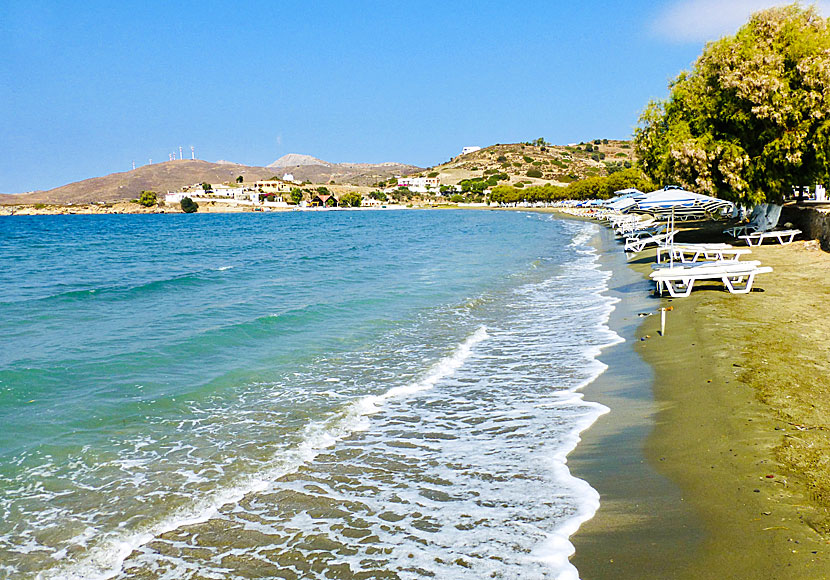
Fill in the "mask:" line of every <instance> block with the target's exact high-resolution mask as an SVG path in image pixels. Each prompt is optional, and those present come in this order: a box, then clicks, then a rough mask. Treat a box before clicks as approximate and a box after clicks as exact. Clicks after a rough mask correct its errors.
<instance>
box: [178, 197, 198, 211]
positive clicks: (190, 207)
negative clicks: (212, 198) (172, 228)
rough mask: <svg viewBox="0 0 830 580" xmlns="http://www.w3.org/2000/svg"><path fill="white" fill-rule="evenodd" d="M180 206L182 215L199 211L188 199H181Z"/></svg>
mask: <svg viewBox="0 0 830 580" xmlns="http://www.w3.org/2000/svg"><path fill="white" fill-rule="evenodd" d="M180 205H181V207H182V211H183V212H184V213H195V212H196V210H198V209H199V204H198V203H196V202H195V201H193V200H192V199H190V198H189V197H183V198H182V201H181V202H180Z"/></svg>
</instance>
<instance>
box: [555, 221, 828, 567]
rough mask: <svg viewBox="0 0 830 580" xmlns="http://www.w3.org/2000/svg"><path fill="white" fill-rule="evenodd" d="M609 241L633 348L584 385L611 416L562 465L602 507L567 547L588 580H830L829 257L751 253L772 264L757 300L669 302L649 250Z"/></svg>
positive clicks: (608, 354)
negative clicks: (655, 282) (656, 292)
mask: <svg viewBox="0 0 830 580" xmlns="http://www.w3.org/2000/svg"><path fill="white" fill-rule="evenodd" d="M679 239H680V240H683V236H682V235H680V236H679ZM599 245H600V247H601V248H602V249H603V251H604V254H603V260H604V261H605V262H606V266H608V267H611V268H613V270H614V276H613V278H612V280H611V290H610V294H611V295H614V296H617V297H619V298H620V299H621V302H620V303H619V304H618V305H617V310H616V311H615V313H614V315H613V316H612V318H611V320H610V325H611V326H612V328H614V330H616V331H617V332H618V333H620V334H621V336H623V337H624V338H625V339H626V342H625V343H622V344H619V345H616V346H614V347H611V348H609V349H607V350H606V351H605V352H604V353H603V354H602V356H601V357H600V358H601V360H602V361H603V362H605V363H606V364H608V365H609V369H608V371H607V372H606V373H605V374H603V375H602V376H601V377H600V378H599V379H598V380H597V381H595V382H594V383H593V384H591V385H589V386H588V387H586V389H585V397H586V399H589V400H597V401H599V402H602V403H604V404H606V405H608V406H609V407H611V413H610V414H608V415H606V416H604V417H602V418H601V419H600V420H599V421H598V422H597V424H596V425H594V426H593V427H592V428H591V429H589V430H588V431H587V432H585V433H584V434H583V441H582V443H580V445H579V446H578V447H577V449H576V450H575V451H574V453H572V454H571V456H570V457H569V459H568V463H569V466H570V468H571V470H572V472H573V473H574V474H575V475H577V476H578V477H582V478H584V479H586V480H587V481H588V482H590V484H591V485H592V486H593V487H595V488H596V489H597V490H598V491H599V493H600V496H601V500H600V501H601V507H600V510H599V511H598V512H597V514H596V516H595V517H594V518H593V519H592V520H590V521H588V522H587V523H585V524H584V525H583V526H582V528H581V529H580V530H579V532H578V533H577V534H576V535H575V536H574V537H573V538H572V541H573V543H574V545H575V547H576V554H575V556H574V557H573V562H574V564H575V565H576V567H577V568H578V569H579V571H580V577H581V578H583V579H584V580H592V579H599V578H602V579H604V578H615V579H625V578H684V579H685V578H695V579H700V578H734V579H743V578H746V579H750V578H751V579H764V578H770V579H772V578H775V579H787V578H793V579H810V578H816V579H818V578H830V542H829V540H830V533H828V530H830V511H829V510H828V507H830V397H827V396H826V395H827V394H828V393H827V392H828V391H829V390H830V378H829V377H830V375H828V373H827V369H828V366H830V325H828V323H827V321H828V320H830V317H829V316H828V315H830V301H828V300H827V297H828V296H830V255H828V254H826V253H824V252H822V251H821V250H820V249H819V247H818V243H817V242H797V243H794V244H792V245H789V246H779V245H774V246H772V245H769V246H763V247H761V248H753V251H752V255H751V259H757V260H760V261H761V262H762V264H764V265H769V266H772V267H773V268H774V272H773V273H771V274H765V275H761V276H759V277H758V278H757V280H756V284H755V287H756V291H753V292H752V293H750V294H747V295H732V294H729V293H728V292H725V291H724V290H723V287H722V285H721V284H715V283H712V284H707V283H702V284H699V286H698V285H696V288H695V291H694V292H692V295H691V296H690V297H688V298H678V299H669V298H657V297H653V296H650V291H651V289H652V285H651V284H650V283H649V282H647V280H646V274H647V272H648V271H650V266H649V265H650V263H651V262H652V261H653V252H644V253H643V254H641V255H640V256H638V258H637V259H635V260H633V261H632V262H631V263H630V264H626V263H625V260H624V258H622V251H621V250H619V249H617V247H615V246H617V244H616V243H615V242H614V241H613V234H611V232H608V231H603V233H602V234H601V240H600V241H599ZM609 250H610V252H609ZM661 306H671V307H672V311H670V312H668V313H667V323H666V335H665V336H660V335H659V325H660V316H659V311H658V309H659V308H660V307H661ZM640 313H642V314H648V313H651V314H653V315H652V316H647V317H641V316H638V314H640ZM646 337H648V338H646ZM641 339H644V340H641Z"/></svg>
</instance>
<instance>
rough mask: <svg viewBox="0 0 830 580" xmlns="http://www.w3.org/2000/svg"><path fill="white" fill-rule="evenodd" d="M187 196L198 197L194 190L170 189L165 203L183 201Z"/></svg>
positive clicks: (165, 197)
mask: <svg viewBox="0 0 830 580" xmlns="http://www.w3.org/2000/svg"><path fill="white" fill-rule="evenodd" d="M186 197H190V198H193V197H196V194H195V193H193V192H192V191H168V192H167V193H166V194H165V196H164V203H181V202H182V200H183V199H184V198H186Z"/></svg>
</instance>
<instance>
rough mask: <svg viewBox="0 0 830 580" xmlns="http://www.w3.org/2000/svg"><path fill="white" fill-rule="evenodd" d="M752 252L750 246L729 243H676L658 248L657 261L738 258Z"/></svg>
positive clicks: (683, 261) (682, 261)
mask: <svg viewBox="0 0 830 580" xmlns="http://www.w3.org/2000/svg"><path fill="white" fill-rule="evenodd" d="M751 253H752V250H750V249H749V248H735V247H733V246H730V245H729V244H674V245H673V246H661V247H659V248H657V263H658V264H659V263H661V262H663V261H664V260H668V259H674V261H676V262H681V263H687V262H698V261H700V260H701V259H702V260H710V261H711V260H738V259H740V257H741V256H744V255H746V254H751ZM663 254H666V255H667V256H668V258H666V257H664V256H663Z"/></svg>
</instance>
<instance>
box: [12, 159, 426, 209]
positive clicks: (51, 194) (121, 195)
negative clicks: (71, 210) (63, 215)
mask: <svg viewBox="0 0 830 580" xmlns="http://www.w3.org/2000/svg"><path fill="white" fill-rule="evenodd" d="M306 157H310V158H312V159H314V158H313V157H311V156H310V155H309V156H306ZM322 163H327V162H324V161H323V162H322ZM285 169H287V170H289V171H286V172H288V173H291V174H293V176H294V178H295V180H298V181H309V182H311V183H314V184H325V185H328V184H331V183H332V182H335V183H337V184H346V185H364V186H368V185H372V184H374V183H377V182H378V181H383V180H385V179H389V178H391V177H395V176H396V175H408V174H410V173H414V172H417V171H421V170H422V169H421V168H420V167H417V166H415V165H408V164H404V163H391V164H390V163H385V164H370V163H367V164H335V163H327V164H326V165H316V164H315V165H299V166H292V167H257V166H250V165H242V164H238V163H232V162H228V161H221V162H217V163H211V162H209V161H203V160H200V159H178V160H175V161H165V162H163V163H154V164H152V165H143V166H141V167H137V168H135V169H133V170H130V171H123V172H117V173H110V174H109V175H104V176H100V177H92V178H89V179H84V180H81V181H76V182H74V183H68V184H66V185H62V186H60V187H55V188H53V189H49V190H42V191H32V192H27V193H17V194H0V204H2V205H19V204H31V203H50V204H77V203H95V202H114V201H122V200H129V199H136V198H138V197H139V196H140V195H141V192H142V191H144V190H149V191H155V192H157V193H160V194H163V193H165V192H167V191H176V190H179V189H181V188H182V187H184V186H186V185H191V184H194V183H204V182H207V183H212V184H218V183H235V182H236V180H237V178H238V177H240V176H241V177H242V178H243V180H244V181H243V183H246V182H253V181H259V180H263V179H270V178H272V177H276V178H278V179H279V178H282V176H283V171H282V170H285Z"/></svg>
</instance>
